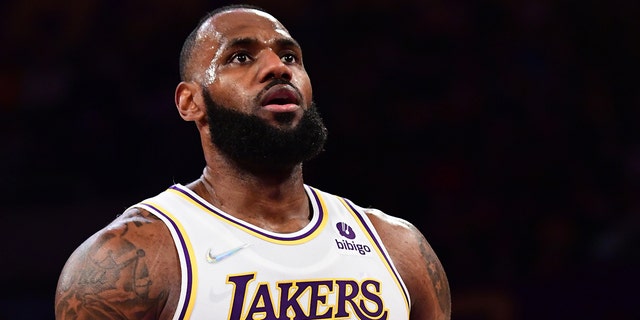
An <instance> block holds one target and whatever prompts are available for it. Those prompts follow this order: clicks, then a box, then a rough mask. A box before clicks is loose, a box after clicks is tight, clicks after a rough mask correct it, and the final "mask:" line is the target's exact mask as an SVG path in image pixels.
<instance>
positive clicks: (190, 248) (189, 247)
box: [140, 201, 198, 319]
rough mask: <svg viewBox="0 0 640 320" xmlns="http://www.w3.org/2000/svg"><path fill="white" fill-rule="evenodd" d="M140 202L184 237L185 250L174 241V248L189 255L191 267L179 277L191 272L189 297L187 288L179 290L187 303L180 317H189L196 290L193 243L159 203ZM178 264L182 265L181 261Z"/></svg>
mask: <svg viewBox="0 0 640 320" xmlns="http://www.w3.org/2000/svg"><path fill="white" fill-rule="evenodd" d="M140 204H141V205H144V206H145V207H146V208H145V210H149V209H151V211H157V212H158V213H160V214H161V215H163V216H164V218H166V219H168V220H170V221H171V222H172V223H173V225H174V226H175V228H177V230H175V229H174V231H175V232H177V233H178V234H179V235H180V236H181V237H182V239H184V245H185V246H186V250H185V248H182V246H180V247H178V245H177V243H176V250H177V251H178V252H182V254H183V255H185V254H186V255H188V256H189V260H190V265H191V268H190V269H188V270H186V272H185V273H182V272H181V278H182V277H184V275H185V274H188V273H190V274H191V290H190V293H189V298H188V299H187V294H186V293H187V290H182V289H181V290H180V291H181V292H184V293H185V294H184V297H181V299H184V302H183V304H184V303H186V304H187V307H186V309H185V313H184V316H183V317H182V318H181V319H189V318H190V317H191V313H192V312H193V308H194V305H195V301H196V292H197V289H198V266H197V263H196V256H195V249H194V248H193V245H192V244H191V240H190V239H189V236H188V235H187V232H186V230H185V229H184V227H183V226H182V224H181V223H180V220H178V219H177V218H176V217H175V216H174V215H172V214H171V213H169V211H167V210H166V209H164V208H163V207H162V206H161V205H159V204H157V203H155V202H152V201H144V202H141V203H140ZM165 225H167V227H169V225H168V224H167V223H165ZM174 242H175V240H174ZM185 251H186V252H185ZM180 265H182V263H181V264H180ZM185 268H187V266H186V261H185ZM188 281H189V278H188V277H187V279H186V280H185V282H188ZM187 285H188V283H187ZM185 289H186V288H185ZM187 300H188V301H187ZM180 309H181V305H180V304H178V306H177V307H176V314H179V313H180V311H181V310H180Z"/></svg>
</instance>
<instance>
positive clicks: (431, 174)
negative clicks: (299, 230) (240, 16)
mask: <svg viewBox="0 0 640 320" xmlns="http://www.w3.org/2000/svg"><path fill="white" fill-rule="evenodd" d="M224 3H226V2H219V1H204V0H184V1H180V2H172V1H141V0H134V1H120V0H119V1H100V0H88V1H87V0H82V1H80V0H73V1H65V2H63V3H60V2H59V1H51V0H47V1H15V0H10V1H5V2H3V4H0V10H1V11H0V23H1V24H2V28H1V30H0V31H1V33H0V41H1V43H2V46H1V47H2V49H0V149H1V150H2V152H3V156H2V157H0V168H2V177H3V182H4V183H2V184H1V185H0V194H2V203H1V204H0V210H1V211H2V216H3V217H4V218H5V221H9V222H14V223H16V224H20V225H21V227H17V228H15V227H11V226H8V225H6V227H7V228H9V229H13V232H12V230H8V231H7V232H5V234H4V235H3V237H6V239H7V240H5V241H3V242H5V243H8V242H13V243H14V244H5V245H8V246H10V247H9V249H7V250H8V252H9V253H10V254H11V253H13V254H15V255H19V256H14V257H11V258H10V259H4V262H3V264H5V267H9V266H12V267H11V268H12V269H11V270H17V271H16V272H12V274H6V275H4V276H2V277H0V283H2V284H3V285H4V286H5V288H6V287H7V286H9V287H11V288H13V293H12V292H11V290H5V294H4V295H3V296H0V298H1V299H2V301H3V302H2V305H4V306H6V305H7V304H8V303H7V302H6V301H10V300H11V299H14V300H15V299H18V300H20V299H22V300H20V301H23V302H24V301H28V299H39V300H38V301H45V304H44V306H45V307H49V305H47V304H46V303H50V305H51V310H52V309H53V307H52V301H53V290H54V288H55V281H56V280H57V278H56V277H57V275H58V273H59V271H60V269H61V268H62V264H63V263H64V261H65V259H66V258H67V256H68V255H69V254H70V253H71V250H73V248H75V247H76V246H77V245H78V244H79V242H80V241H82V240H83V239H84V238H86V236H87V235H88V234H90V233H91V232H93V231H96V230H97V229H95V228H94V229H90V228H93V226H94V225H99V226H101V225H104V224H106V223H107V222H108V221H110V220H111V219H112V218H113V217H114V216H115V215H117V214H118V213H120V212H121V211H122V210H123V209H124V208H126V207H127V206H128V205H131V204H133V203H134V202H136V201H139V200H141V199H143V198H145V197H148V196H152V195H154V194H156V193H157V192H159V191H161V190H163V189H164V188H166V187H168V186H169V185H171V184H172V183H174V182H180V183H188V182H189V181H191V180H193V179H195V178H197V177H198V176H199V175H200V173H201V171H202V169H203V166H204V163H203V161H202V160H201V157H202V155H201V152H200V146H199V140H198V137H197V133H196V130H195V127H194V126H193V124H191V123H185V122H183V121H182V120H181V119H180V118H179V116H178V115H177V112H176V110H175V107H174V103H173V94H174V88H175V85H176V84H177V82H178V81H179V79H178V70H177V69H178V64H177V61H178V59H177V57H178V54H179V50H180V47H181V46H182V41H183V40H184V38H185V37H186V35H187V34H188V33H189V32H190V31H191V29H192V28H193V26H194V25H195V24H196V22H197V21H198V19H199V18H200V17H201V16H202V15H203V14H204V13H205V12H206V11H208V10H210V9H212V8H214V7H217V6H218V5H220V4H224ZM249 3H252V4H256V5H259V6H261V7H263V8H265V9H267V11H269V12H271V13H273V14H274V15H275V16H276V17H278V18H279V19H280V20H281V21H282V22H283V23H284V24H285V26H287V27H288V28H289V30H290V32H291V33H292V35H293V36H294V37H295V38H296V39H297V40H298V41H299V42H301V44H302V47H303V51H304V59H305V60H304V62H305V66H306V68H307V71H308V72H309V74H310V76H311V80H312V83H313V85H314V96H315V100H316V102H317V104H318V107H319V109H320V112H321V114H322V115H323V116H324V118H325V122H326V125H327V127H328V129H329V142H328V143H327V145H326V151H325V152H324V153H323V154H321V156H319V157H318V158H317V159H315V160H313V161H311V162H309V163H308V164H307V165H306V169H305V170H306V176H305V178H306V181H307V183H308V184H311V185H313V186H316V187H318V188H320V189H323V190H325V191H329V192H332V193H335V194H339V195H342V196H345V197H347V198H350V199H351V200H353V201H354V202H356V203H358V204H361V205H364V206H373V207H377V208H379V209H381V210H383V211H386V212H388V213H390V214H393V215H397V216H400V217H403V218H406V219H408V220H410V221H412V222H413V223H414V224H415V225H416V226H417V227H418V228H419V229H420V230H422V231H423V233H424V234H425V235H426V236H427V239H428V240H429V241H430V243H431V245H432V246H433V247H434V249H435V250H436V252H437V253H438V254H439V257H440V259H441V260H442V263H443V265H444V267H445V270H446V271H447V274H448V277H449V281H450V285H451V289H452V293H453V314H454V319H459V320H472V319H473V320H479V319H486V320H505V319H568V318H583V319H604V318H608V319H622V320H624V319H635V316H637V314H638V311H637V310H636V309H635V308H634V307H633V303H635V299H634V295H635V296H636V298H637V293H636V288H637V286H638V285H640V281H639V277H638V276H637V273H636V270H637V269H638V267H639V266H640V265H639V263H638V258H639V257H638V253H637V251H638V250H637V248H638V245H640V239H639V233H640V232H639V231H640V216H639V213H638V211H639V209H640V197H639V196H638V191H640V131H639V130H638V129H637V128H636V122H637V121H638V120H640V117H639V116H640V90H639V89H640V87H639V81H638V74H639V71H640V67H639V64H638V63H637V60H638V57H640V41H638V39H640V22H639V19H637V17H638V16H639V15H640V3H638V2H636V1H623V0H610V1H606V2H604V1H602V2H596V1H593V2H590V1H551V0H539V1H534V0H527V1H505V0H493V1H481V2H477V1H461V0H458V1H444V0H439V1H417V0H414V1H411V0H400V1H398V0H396V1H384V0H372V1H371V0H370V1H358V0H348V1H336V0H323V1H315V0H306V1H296V2H288V1H276V0H272V1H268V0H262V1H249ZM56 213H62V214H61V216H60V220H62V221H58V222H52V221H53V220H55V218H56V216H52V214H56ZM87 220H90V221H91V222H87ZM51 223H53V225H54V226H63V227H64V226H67V227H68V228H65V229H56V230H55V231H46V230H47V228H48V227H51V226H52V224H51ZM56 223H57V224H56ZM87 223H88V224H89V225H90V226H91V227H89V226H87ZM85 227H86V228H87V229H86V230H85ZM16 230H20V232H18V231H16ZM30 230H45V231H42V233H44V234H46V235H48V236H47V238H46V239H42V238H41V237H39V234H36V233H31V234H29V232H30ZM25 233H28V234H25ZM7 241H8V242H7ZM44 244H47V247H46V250H47V251H48V252H49V253H48V255H49V256H47V259H49V260H48V261H49V262H47V263H46V264H44V266H46V268H44V267H42V268H41V269H34V268H32V267H24V268H23V267H22V266H31V265H35V264H40V265H42V259H40V258H41V256H40V255H39V254H37V253H36V254H27V253H25V250H24V249H25V247H29V248H31V247H33V249H34V250H36V249H37V248H40V247H41V246H42V245H44ZM32 251H33V250H32ZM3 270H6V269H3ZM20 270H41V273H40V274H39V275H34V274H31V272H29V273H27V272H22V273H20ZM15 273H18V274H15ZM15 292H17V293H18V294H17V295H16V294H15ZM21 297H22V298H21ZM14 300H11V301H14ZM27 305H28V303H27ZM14 306H15V305H14ZM51 310H47V311H46V312H51ZM634 312H635V314H634ZM45 314H48V313H45ZM0 319H2V314H0Z"/></svg>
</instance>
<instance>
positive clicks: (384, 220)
mask: <svg viewBox="0 0 640 320" xmlns="http://www.w3.org/2000/svg"><path fill="white" fill-rule="evenodd" d="M364 211H365V213H366V214H367V216H368V217H369V219H370V220H371V223H372V224H373V226H374V227H375V229H376V231H377V232H378V234H379V235H380V238H381V239H382V242H383V243H384V245H385V247H386V248H387V251H388V252H389V255H390V256H391V259H392V260H393V263H394V264H395V266H396V268H397V269H398V272H400V275H401V276H402V279H403V281H404V283H405V285H406V286H407V289H408V290H409V293H410V295H411V301H412V306H411V319H449V318H450V316H451V296H450V291H449V283H448V280H447V277H446V274H445V272H444V268H443V267H442V264H441V263H440V260H439V259H438V257H437V255H436V253H435V252H434V250H433V248H432V247H431V245H429V243H428V242H427V239H426V238H425V236H424V235H423V234H422V232H420V230H418V228H416V227H415V226H414V225H413V224H412V223H410V222H409V221H407V220H405V219H401V218H398V217H395V216H391V215H388V214H385V213H384V212H382V211H380V210H377V209H365V210H364Z"/></svg>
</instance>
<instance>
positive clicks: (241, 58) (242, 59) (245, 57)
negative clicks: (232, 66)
mask: <svg viewBox="0 0 640 320" xmlns="http://www.w3.org/2000/svg"><path fill="white" fill-rule="evenodd" d="M249 61H251V56H249V54H248V53H246V52H238V53H235V54H234V55H232V56H231V59H229V62H231V63H239V64H245V63H247V62H249Z"/></svg>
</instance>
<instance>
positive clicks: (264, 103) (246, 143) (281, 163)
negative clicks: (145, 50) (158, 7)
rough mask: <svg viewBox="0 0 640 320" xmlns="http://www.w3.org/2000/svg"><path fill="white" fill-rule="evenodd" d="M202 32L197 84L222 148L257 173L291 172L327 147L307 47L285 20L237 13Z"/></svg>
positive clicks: (211, 23) (212, 22) (252, 12)
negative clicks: (304, 50) (307, 66)
mask: <svg viewBox="0 0 640 320" xmlns="http://www.w3.org/2000/svg"><path fill="white" fill-rule="evenodd" d="M199 31H200V32H199V38H198V41H199V47H198V48H199V49H200V54H199V55H197V56H195V57H194V58H195V59H196V63H199V65H196V69H195V70H200V71H201V72H200V78H197V77H196V79H195V80H196V81H198V82H200V83H201V86H202V97H203V101H204V103H205V105H206V107H207V108H206V109H207V119H208V125H209V132H210V135H211V140H212V142H213V143H214V144H215V145H216V146H217V147H218V148H219V149H220V150H222V151H223V152H224V153H225V154H226V155H227V156H229V157H230V158H231V159H233V160H235V161H236V162H238V163H240V164H242V165H248V166H250V167H253V168H277V167H289V166H291V165H295V164H297V163H300V162H302V161H305V160H308V159H310V158H312V157H313V156H315V155H316V154H317V153H319V152H320V151H321V150H322V147H323V145H324V142H325V140H326V129H325V127H324V125H323V123H322V120H321V118H320V116H319V115H318V113H317V112H316V110H315V107H314V106H313V103H312V92H311V84H310V81H309V77H308V75H307V73H306V71H305V70H304V66H303V64H302V53H301V50H300V47H299V46H298V44H297V42H295V40H293V39H292V38H291V37H290V36H289V33H288V32H287V31H286V30H285V29H284V27H283V26H282V25H281V24H280V23H279V22H278V21H276V20H275V19H274V18H273V17H271V16H269V15H267V14H265V13H262V12H260V11H255V10H246V9H243V10H234V11H229V12H225V13H221V14H219V15H217V16H215V17H214V18H212V19H211V20H210V21H208V22H207V23H205V24H204V25H203V26H202V28H200V30H199ZM198 68H201V69H198Z"/></svg>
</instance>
